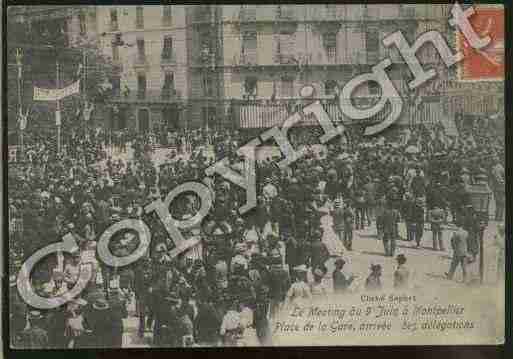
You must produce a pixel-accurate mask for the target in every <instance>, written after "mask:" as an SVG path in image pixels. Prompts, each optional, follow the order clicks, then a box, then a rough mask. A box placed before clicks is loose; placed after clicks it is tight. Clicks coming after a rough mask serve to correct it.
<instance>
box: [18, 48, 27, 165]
mask: <svg viewBox="0 0 513 359" xmlns="http://www.w3.org/2000/svg"><path fill="white" fill-rule="evenodd" d="M16 67H17V69H18V81H17V84H18V116H19V119H18V120H19V126H20V152H21V156H22V158H24V157H25V148H24V143H23V132H24V131H25V128H26V126H27V119H26V117H24V116H23V107H22V96H21V91H22V87H23V78H22V68H23V52H22V50H21V49H19V48H18V49H16Z"/></svg>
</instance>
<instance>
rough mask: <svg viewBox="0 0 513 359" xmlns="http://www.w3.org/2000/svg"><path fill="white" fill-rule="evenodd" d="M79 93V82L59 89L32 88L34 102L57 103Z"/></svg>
mask: <svg viewBox="0 0 513 359" xmlns="http://www.w3.org/2000/svg"><path fill="white" fill-rule="evenodd" d="M79 92H80V80H78V81H76V82H74V83H72V84H71V85H69V86H66V87H64V88H61V89H43V88H40V87H35V86H34V101H57V100H61V99H63V98H65V97H68V96H70V95H74V94H77V93H79Z"/></svg>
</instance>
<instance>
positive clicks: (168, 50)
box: [162, 36, 173, 61]
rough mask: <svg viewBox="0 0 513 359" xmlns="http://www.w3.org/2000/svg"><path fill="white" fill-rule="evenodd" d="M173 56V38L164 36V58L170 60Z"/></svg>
mask: <svg viewBox="0 0 513 359" xmlns="http://www.w3.org/2000/svg"><path fill="white" fill-rule="evenodd" d="M172 57H173V38H172V37H171V36H166V37H164V44H163V46H162V60H166V61H170V60H171V59H172Z"/></svg>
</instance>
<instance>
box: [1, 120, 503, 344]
mask: <svg viewBox="0 0 513 359" xmlns="http://www.w3.org/2000/svg"><path fill="white" fill-rule="evenodd" d="M320 133H321V132H320V129H319V128H317V129H315V128H314V129H308V128H307V129H300V130H293V133H292V136H291V137H292V138H291V142H292V143H293V144H294V145H295V146H296V145H298V144H307V145H308V144H313V143H315V142H316V141H318V140H317V139H318V137H319V136H318V135H319V134H320ZM248 137H249V136H248V135H247V134H245V133H243V132H242V131H241V130H239V131H237V130H226V131H215V130H208V129H200V130H189V131H185V130H182V132H176V133H171V132H170V133H168V134H166V135H165V136H164V135H159V136H157V135H156V134H146V135H142V134H137V133H131V132H128V131H126V132H120V133H116V134H114V135H113V136H110V138H109V140H106V139H107V136H106V135H105V133H102V132H101V131H96V130H90V131H88V132H86V134H85V135H84V134H75V135H74V136H70V137H69V139H67V140H66V145H65V146H64V148H63V151H62V153H61V154H59V155H56V153H55V151H54V149H53V148H52V147H51V146H50V144H49V143H50V142H49V139H45V138H39V139H38V138H35V139H33V142H32V143H29V142H28V143H27V146H26V161H24V162H23V163H20V164H16V165H12V166H10V168H9V187H8V190H9V224H10V237H9V243H10V245H9V250H10V253H9V260H10V261H9V264H10V274H11V279H12V283H11V284H12V285H11V289H12V291H11V301H10V305H11V308H10V320H11V327H10V328H11V330H10V333H11V341H12V342H13V344H14V345H15V346H20V347H29V348H30V347H48V348H62V347H68V348H71V347H73V348H81V347H121V345H122V337H123V332H124V324H123V323H124V321H123V319H124V318H126V317H127V316H128V311H127V304H128V303H133V302H135V308H136V309H135V312H136V313H135V315H136V316H137V317H138V322H139V324H138V335H139V336H140V337H144V335H145V333H147V332H148V331H149V332H152V336H151V338H152V345H154V346H158V347H161V346H173V347H174V346H178V347H180V346H197V345H200V346H202V345H205V346H216V345H224V346H235V345H239V343H240V341H241V338H243V336H244V331H245V330H246V329H247V328H253V329H254V330H256V335H257V337H258V340H259V342H260V343H261V344H262V345H272V335H271V323H272V320H273V318H274V317H275V316H276V315H277V313H278V312H279V310H280V307H281V306H283V305H284V303H295V302H301V301H309V300H311V299H312V298H313V299H315V298H322V297H325V296H326V295H328V293H331V290H333V291H334V292H335V293H339V294H343V293H344V292H347V291H350V290H351V284H352V281H353V277H352V276H349V275H347V274H345V273H346V272H345V271H344V265H345V260H344V254H343V252H347V251H352V250H355V249H356V248H358V245H359V244H358V241H357V240H356V239H355V236H354V231H355V230H362V229H365V228H368V227H371V226H372V228H376V238H377V240H378V241H381V242H382V244H383V253H384V254H385V255H386V256H389V257H395V258H396V260H397V268H396V271H395V273H394V287H396V288H407V287H408V277H409V270H408V263H407V258H406V257H405V255H404V254H401V253H398V252H397V241H399V240H404V241H409V242H412V243H413V244H414V245H415V246H416V247H420V246H421V245H422V244H424V245H430V246H432V248H433V249H434V250H437V251H447V252H449V251H450V252H449V253H451V252H452V253H453V259H452V263H451V266H450V268H448V269H447V273H446V275H447V278H448V279H453V276H454V274H455V271H456V269H457V266H461V269H462V271H463V276H464V280H465V276H466V266H467V264H468V263H469V262H473V261H475V260H476V258H477V256H478V255H479V245H478V243H479V236H481V235H482V233H483V229H484V227H485V226H486V223H487V222H488V216H484V217H483V216H482V215H480V214H479V213H477V212H476V211H475V210H474V208H473V207H472V204H471V200H470V198H469V194H468V191H467V190H466V186H468V185H471V184H484V183H486V184H487V185H488V186H489V187H490V188H491V190H492V192H493V198H494V202H495V207H496V213H495V218H493V219H494V220H495V221H498V222H502V221H503V220H504V184H505V173H504V168H503V165H502V164H503V163H505V158H504V156H505V153H504V143H503V139H500V138H498V137H497V136H494V135H490V134H488V135H487V134H486V132H484V133H483V132H482V131H481V132H475V131H472V130H470V131H466V132H464V133H460V135H459V136H458V137H450V136H447V135H446V134H445V132H444V129H443V127H441V126H435V127H433V128H431V129H427V128H425V127H419V128H415V129H409V130H405V131H401V132H399V133H398V134H396V135H393V136H392V135H390V136H377V137H371V138H364V137H361V136H358V135H357V134H356V133H352V134H351V136H347V137H346V136H343V137H342V139H340V138H338V139H335V140H333V141H332V142H330V143H329V144H328V145H327V146H325V147H324V150H323V151H321V152H314V151H310V152H309V153H308V154H307V155H306V156H305V157H304V158H302V159H300V160H298V161H297V162H295V163H294V164H293V165H292V166H290V168H286V169H280V168H279V167H278V166H276V163H275V161H274V160H273V159H266V160H262V161H260V162H259V163H258V164H257V169H256V175H257V194H258V205H257V208H256V209H254V210H252V211H250V212H249V213H247V214H245V215H243V216H240V215H239V214H238V213H237V212H236V211H235V209H236V208H239V207H240V206H241V205H242V204H244V203H245V202H246V197H245V196H246V193H245V191H244V190H243V189H242V188H240V187H238V186H237V185H235V184H233V183H231V182H228V181H226V180H224V179H223V178H221V177H216V178H214V180H213V181H211V182H210V184H209V185H210V186H211V189H212V193H213V194H214V204H213V208H212V210H211V211H210V213H209V215H208V216H207V217H206V218H205V219H204V220H203V222H202V223H201V226H198V227H197V228H193V229H190V230H188V232H187V233H185V236H187V237H194V238H199V239H200V242H199V245H198V248H193V249H192V250H190V251H188V252H185V253H182V254H180V255H178V256H177V257H172V256H171V255H170V251H171V250H172V249H173V242H172V241H171V239H170V238H169V236H168V234H167V232H166V229H165V227H164V226H163V225H162V223H161V222H160V221H159V220H158V218H156V217H155V216H150V215H148V214H145V212H144V210H143V208H144V206H145V205H147V204H148V203H150V202H151V201H153V200H154V199H157V198H164V197H165V196H166V194H167V193H169V191H171V190H172V189H173V188H175V187H176V186H177V185H179V184H181V183H183V182H186V181H196V180H198V179H200V178H203V177H204V170H205V169H206V168H207V167H208V166H209V165H210V164H211V163H212V161H214V160H215V159H220V158H225V157H227V158H229V159H230V161H231V163H233V164H235V163H237V162H239V161H241V157H239V156H238V155H237V154H236V150H237V149H238V148H239V147H240V146H241V145H243V144H244V143H246V141H247V140H249V139H250V138H248ZM157 143H158V144H160V145H163V146H172V147H173V148H174V149H175V154H174V155H173V156H171V157H170V158H168V159H167V160H166V161H165V162H164V163H161V164H160V165H159V166H155V165H154V163H153V162H152V151H153V150H154V145H155V144H157ZM108 145H112V146H114V147H116V149H117V150H119V151H121V152H123V151H126V150H127V148H132V149H133V151H134V157H133V159H132V160H130V161H122V160H114V159H113V158H112V157H111V155H110V154H109V150H108V149H107V148H108ZM200 147H203V149H204V150H203V151H201V150H198V149H199V148H200ZM207 147H208V148H211V149H212V152H213V154H214V155H213V158H207V157H209V156H207V153H206V148H207ZM182 153H188V156H187V157H183V156H180V154H182ZM198 207H199V199H198V198H196V197H195V196H193V195H186V196H179V197H178V198H177V199H176V200H175V201H174V202H173V203H172V205H171V208H170V212H171V214H172V215H173V217H174V218H182V219H187V218H191V217H192V216H194V215H195V213H196V211H197V208H198ZM326 215H330V216H331V217H332V220H333V231H334V232H335V234H336V236H337V238H338V241H339V246H338V247H337V248H343V251H341V250H338V249H337V248H331V247H330V246H332V247H333V245H332V244H329V243H326V242H325V241H323V232H322V227H321V218H322V217H324V216H326ZM126 218H143V219H144V221H145V222H146V223H148V226H149V227H150V229H151V232H152V238H151V245H150V249H149V252H148V253H147V255H146V256H144V258H141V259H140V260H138V261H137V262H135V263H133V264H131V265H129V266H126V267H122V268H115V269H114V268H111V267H108V266H107V265H105V264H104V263H102V262H101V261H99V260H98V259H97V258H96V257H95V256H96V254H95V253H96V241H97V240H98V238H99V237H100V235H101V234H102V233H103V232H104V231H105V230H106V229H107V228H108V227H109V226H111V225H112V224H113V223H116V222H118V221H121V220H123V219H126ZM399 223H404V224H405V226H406V229H407V231H406V232H407V235H406V238H400V234H399V229H398V228H399V227H398V226H399ZM447 225H451V226H453V227H455V228H456V230H455V231H454V234H453V235H452V236H451V237H448V235H447V231H446V230H445V228H446V226H447ZM426 229H428V230H429V231H432V232H433V235H432V242H430V243H426V239H425V238H426V236H425V230H426ZM498 232H499V233H498V234H497V235H498V236H504V232H503V227H501V226H499V231H498ZM66 233H71V234H72V235H73V236H74V238H75V240H76V242H77V243H78V246H79V250H77V251H76V252H74V253H71V254H65V255H61V256H58V255H51V256H48V257H47V258H46V259H45V260H44V261H41V262H40V263H39V265H38V266H37V267H36V268H35V270H34V272H33V274H32V285H33V287H34V288H35V289H36V291H37V292H38V293H39V295H41V296H45V297H49V298H51V297H57V296H60V295H62V294H63V293H65V292H66V291H68V290H69V289H71V288H72V287H73V286H74V285H75V283H76V282H77V280H78V276H79V271H80V264H81V263H84V262H85V261H88V262H90V263H93V264H94V277H93V278H92V280H91V282H90V283H89V284H88V286H87V288H86V290H84V291H83V292H82V293H81V295H80V296H79V297H77V298H75V299H74V300H73V301H70V302H68V303H67V304H65V305H63V306H61V307H58V308H56V309H51V310H46V311H45V310H38V309H35V308H27V306H26V305H25V304H24V303H23V301H22V300H21V299H20V298H19V295H18V294H17V291H16V274H17V271H18V270H19V268H20V266H21V264H22V263H23V262H24V261H25V260H26V259H27V258H28V257H30V256H31V254H33V253H34V252H35V251H36V250H38V249H40V248H43V247H45V246H47V245H49V244H51V243H54V242H57V241H60V240H61V239H60V238H62V236H63V235H64V234H66ZM139 241H140V238H138V236H137V234H136V233H135V232H132V231H129V230H128V231H120V232H118V233H117V234H116V235H115V236H113V239H112V240H111V243H110V248H111V250H112V252H113V253H114V254H115V255H117V256H121V257H122V256H127V255H129V254H130V253H131V252H132V251H133V250H134V249H135V248H137V247H138V243H139ZM330 258H334V263H335V270H334V271H328V268H327V267H326V262H327V260H328V259H330ZM381 272H382V268H381V266H380V265H378V264H373V265H371V266H370V272H369V273H363V274H362V275H363V276H364V277H366V280H365V290H369V291H370V290H378V289H380V288H381V287H382V283H381V275H382V273H381ZM327 276H330V277H331V278H332V279H333V281H332V283H333V288H331V289H327V288H326V282H325V279H326V277H327ZM312 278H313V279H312Z"/></svg>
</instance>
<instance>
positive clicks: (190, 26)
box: [66, 4, 503, 131]
mask: <svg viewBox="0 0 513 359" xmlns="http://www.w3.org/2000/svg"><path fill="white" fill-rule="evenodd" d="M70 14H71V15H70V16H69V17H68V23H67V26H66V28H67V33H68V38H69V41H70V42H71V43H73V42H76V41H79V39H80V38H87V40H88V41H90V42H94V43H95V44H96V45H97V46H98V47H99V48H100V51H101V52H102V53H103V54H104V55H106V56H108V57H110V59H111V60H112V62H113V63H114V64H115V65H116V69H117V70H116V71H115V72H114V73H112V74H111V76H110V77H111V78H110V80H111V83H112V87H113V95H114V96H113V97H112V99H111V100H110V101H109V108H110V109H111V110H110V112H105V111H102V114H106V116H104V117H103V119H102V121H103V123H104V125H105V126H106V127H107V128H110V129H114V130H116V129H122V128H127V127H130V128H134V129H137V130H138V131H148V130H151V129H159V130H167V129H170V130H173V129H176V128H184V127H185V128H190V127H199V126H207V125H208V126H210V127H215V126H230V127H232V126H233V127H243V128H252V127H269V126H273V125H276V124H279V123H281V122H283V121H284V120H285V118H286V117H287V115H288V114H289V113H290V112H291V111H293V110H294V108H295V106H294V105H295V104H297V102H298V98H299V91H300V89H301V87H302V86H304V85H307V84H309V85H313V86H314V87H315V89H316V91H315V92H316V94H315V97H317V98H319V99H321V101H322V102H323V103H324V104H325V108H326V109H327V110H328V112H329V113H330V114H331V115H332V117H334V118H337V119H342V118H343V116H342V114H341V113H340V111H339V109H338V106H337V103H336V100H335V98H334V96H335V87H336V86H337V85H338V86H339V87H341V86H343V85H344V84H345V83H346V82H347V81H349V80H350V79H351V78H352V77H354V76H356V75H358V74H360V73H364V72H370V71H371V68H372V66H373V65H375V64H377V63H378V62H380V61H381V60H382V59H384V58H387V57H389V58H390V59H391V60H392V61H393V65H391V66H390V67H389V68H388V69H387V72H388V74H389V76H390V78H391V79H392V81H393V82H394V84H395V85H396V88H397V89H398V91H399V93H400V94H401V96H402V97H403V98H405V99H406V98H411V97H413V96H412V93H411V91H410V90H408V88H407V83H408V81H410V79H411V73H410V71H409V69H408V67H407V66H406V64H405V63H404V61H403V59H402V57H401V56H400V55H399V53H398V51H397V49H395V48H387V47H385V46H384V45H383V44H382V42H381V40H382V39H383V38H384V37H385V36H386V35H388V34H390V33H391V32H394V31H397V30H401V31H403V33H404V35H405V36H406V37H407V39H408V40H409V41H410V42H413V41H414V40H415V38H416V37H417V35H419V34H421V33H423V32H425V31H428V30H440V31H442V33H444V34H447V38H449V39H450V38H451V36H450V32H452V31H453V30H451V29H450V28H449V27H448V23H447V21H448V19H449V17H450V15H449V14H450V5H433V4H426V5H421V4H407V5H402V4H375V5H335V4H329V5H258V6H257V5H242V6H241V5H172V6H171V5H151V6H94V7H93V6H89V7H81V8H80V9H79V10H78V11H77V10H75V11H74V12H73V13H70ZM448 32H449V33H448ZM418 56H419V58H420V60H421V62H422V63H423V64H425V66H426V67H436V68H437V69H438V70H439V73H440V74H439V77H438V78H437V79H435V80H433V81H431V82H430V83H428V84H426V86H422V88H420V89H419V90H417V91H416V93H415V94H414V95H417V94H418V95H420V97H421V98H422V103H423V105H422V106H420V107H419V106H415V105H414V104H413V103H410V101H407V100H406V101H405V106H404V110H403V113H402V115H401V118H400V121H399V123H401V124H415V123H419V122H424V123H432V122H434V121H438V120H441V121H444V120H445V119H448V118H451V117H453V116H454V112H455V111H457V110H458V111H464V110H465V108H466V107H469V108H472V112H476V103H480V102H479V101H476V100H473V101H466V104H464V105H463V107H464V108H463V109H462V105H461V103H463V102H465V100H464V95H465V90H464V89H463V90H458V91H459V92H458V91H456V92H454V91H455V90H454V89H455V88H457V86H455V85H454V84H455V81H454V80H453V77H454V75H453V74H452V73H451V71H447V70H446V69H445V68H444V67H443V66H440V65H439V64H440V58H439V56H438V54H437V52H436V50H435V49H434V48H433V47H432V46H430V45H427V46H425V47H424V48H422V49H421V50H420V51H419V53H418ZM493 86H495V87H493V88H494V89H495V90H494V92H493V93H492V97H493V96H494V95H495V97H497V96H496V95H497V94H498V95H499V98H500V94H501V85H499V87H497V86H496V85H493ZM490 88H491V87H488V88H485V89H483V94H482V96H481V95H479V94H478V96H481V97H482V101H481V102H482V106H481V105H479V106H481V107H483V108H487V109H490V108H491V107H493V106H490V105H489V104H488V105H486V106H485V104H484V103H485V102H487V101H488V102H490V101H489V99H487V98H486V96H490V91H489V89H490ZM448 91H452V92H451V93H452V94H453V95H454V97H452V98H451V99H449V98H448V97H447V93H448ZM486 92H488V93H487V94H486V96H485V93H486ZM467 93H468V92H467ZM379 96H380V88H379V86H376V85H374V84H373V83H368V84H367V85H366V86H362V87H361V88H360V89H359V90H358V92H357V93H356V94H355V97H357V99H356V102H357V103H360V104H361V105H368V104H370V103H372V102H374V101H376V99H377V98H378V97H379ZM502 96H503V95H502ZM481 97H480V98H481ZM494 106H495V107H498V106H499V105H498V104H495V105H494ZM498 108H500V106H499V107H498ZM383 115H385V114H382V115H381V118H382V117H383ZM97 116H98V114H97ZM373 120H376V121H379V120H380V118H375V119H373Z"/></svg>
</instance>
